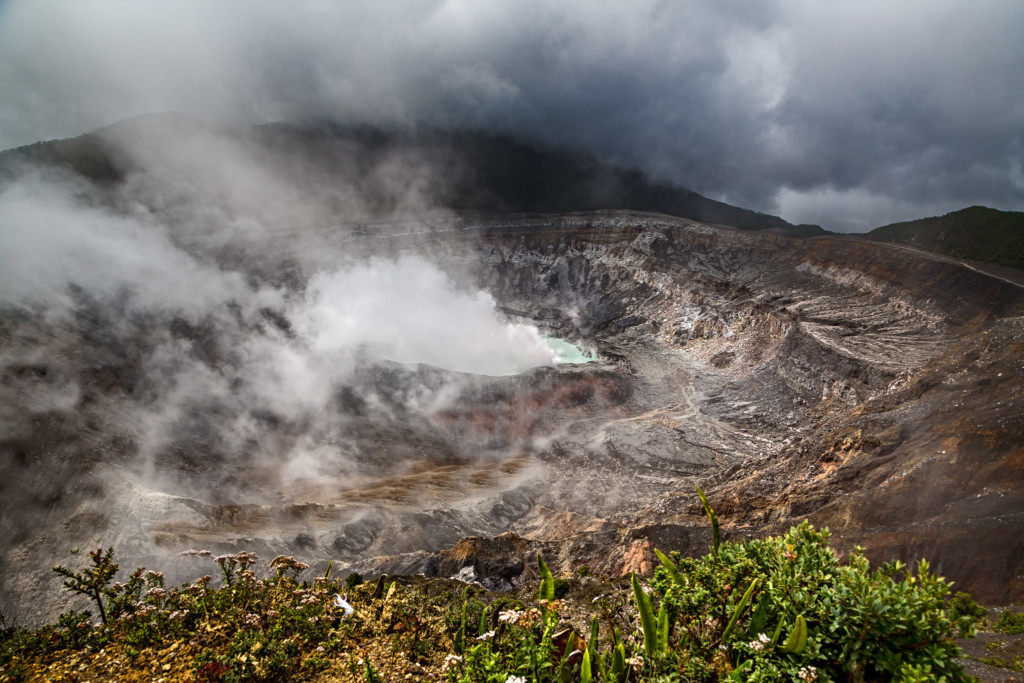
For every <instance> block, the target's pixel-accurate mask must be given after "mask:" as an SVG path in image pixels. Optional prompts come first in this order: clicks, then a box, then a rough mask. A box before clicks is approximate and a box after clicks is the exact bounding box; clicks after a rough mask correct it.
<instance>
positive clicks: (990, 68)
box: [0, 0, 1024, 230]
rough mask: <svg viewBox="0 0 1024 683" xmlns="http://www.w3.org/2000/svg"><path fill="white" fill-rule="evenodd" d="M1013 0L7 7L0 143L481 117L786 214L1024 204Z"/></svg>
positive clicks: (1021, 14) (38, 3) (1, 29)
mask: <svg viewBox="0 0 1024 683" xmlns="http://www.w3.org/2000/svg"><path fill="white" fill-rule="evenodd" d="M1021 26H1024V5H1021V4H1020V3H1014V2H1005V1H1002V0H981V1H980V2H977V3H973V4H972V5H970V7H968V6H965V5H964V4H963V3H962V2H956V1H955V0H927V1H926V0H907V1H905V2H900V3H891V2H884V1H883V0H858V1H856V2H853V1H842V2H831V3H825V4H823V3H816V2H810V1H802V2H801V1H795V0H792V1H787V0H773V1H770V2H761V3H740V2H710V1H694V2H677V3H666V2H661V1H660V0H642V1H641V2H635V3H600V4H598V5H595V4H594V3H589V2H582V1H581V0H570V1H568V2H557V3H556V2H550V1H549V0H527V1H525V2H523V1H516V2H512V1H511V0H498V1H495V2H488V3H480V2H469V1H467V0H449V1H441V0H395V1H392V2H387V3H355V2H347V1H345V2H324V1H323V0H297V1H296V2H291V3H287V4H281V3H276V2H269V1H267V0H245V1H242V0H224V1H223V2H217V3H209V2H200V1H199V0H174V1H173V2H171V1H170V0H153V1H152V2H146V3H134V2H129V1H128V0H93V1H91V2H77V1H75V0H9V1H8V2H7V3H6V4H5V5H3V6H2V9H0V92H3V93H4V98H3V102H2V103H0V147H10V146H15V145H20V144H25V143H29V142H32V141H35V140H39V139H47V138H53V137H62V136H70V135H76V134H79V133H82V132H85V131H88V130H92V129H95V128H97V127H100V126H102V125H106V124H109V123H111V122H113V121H116V120H120V119H124V118H126V117H129V116H133V115H137V114H142V113H147V112H152V111H161V110H182V111H186V112H189V113H195V114H200V115H204V116H209V117H214V118H222V119H230V120H236V119H244V120H250V121H271V120H282V119H289V120H296V119H303V118H311V117H330V118H333V119H337V120H341V121H344V122H369V123H386V124H398V125H417V124H430V125H471V126H475V127H481V128H486V129H495V130H503V131H509V132H513V133H517V134H522V135H529V136H533V137H536V138H540V139H541V140H543V141H546V142H551V143H558V144H568V145H572V146H577V147H581V148H584V149H587V150H589V151H591V152H593V153H595V154H597V155H598V156H600V157H602V158H606V159H610V160H613V161H616V162H619V163H623V164H628V165H634V166H638V167H640V168H642V169H644V170H646V171H648V172H650V173H651V174H653V175H655V176H656V177H659V178H664V179H669V180H672V181H675V182H678V183H680V184H682V185H684V186H687V187H690V188H691V189H694V190H697V191H698V192H702V193H704V194H706V195H709V196H712V197H714V198H718V199H722V200H725V201H729V202H731V203H735V204H738V205H741V206H745V207H748V208H753V209H757V210H762V211H769V212H780V213H781V214H782V215H783V217H784V218H786V219H788V220H790V221H793V222H804V221H815V222H821V223H823V224H825V225H826V227H832V228H837V229H846V230H852V229H863V228H867V227H872V226H873V225H874V224H878V223H881V222H887V221H890V220H897V219H905V218H911V217H919V216H921V215H924V214H929V213H937V212H942V211H948V210H952V209H956V208H961V207H963V206H964V205H967V204H973V203H981V204H987V205H991V206H995V207H997V208H1002V209H1016V210H1021V209H1024V171H1022V165H1024V138H1022V133H1021V131H1022V130H1024V90H1022V89H1021V88H1020V87H1019V80H1020V73H1022V72H1024V43H1022V42H1021V41H1020V40H1019V29H1020V27H1021Z"/></svg>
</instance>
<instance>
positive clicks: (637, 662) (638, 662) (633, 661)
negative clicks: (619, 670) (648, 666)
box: [626, 655, 644, 669]
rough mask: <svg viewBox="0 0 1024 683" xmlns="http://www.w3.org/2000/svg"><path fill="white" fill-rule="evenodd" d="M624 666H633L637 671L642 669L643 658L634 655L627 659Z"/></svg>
mask: <svg viewBox="0 0 1024 683" xmlns="http://www.w3.org/2000/svg"><path fill="white" fill-rule="evenodd" d="M626 664H629V665H630V666H635V667H636V668H638V669H642V668H643V666H644V658H643V657H641V656H640V655H636V656H635V657H630V658H629V659H627V660H626Z"/></svg>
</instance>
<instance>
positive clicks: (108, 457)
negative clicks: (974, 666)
mask: <svg viewBox="0 0 1024 683" xmlns="http://www.w3.org/2000/svg"><path fill="white" fill-rule="evenodd" d="M342 234H343V235H344V236H343V237H340V236H339V237H338V238H337V240H336V247H337V248H338V249H339V250H342V249H343V250H344V253H345V254H346V255H347V256H350V257H351V256H353V255H368V254H389V255H395V254H402V253H417V254H426V255H428V256H429V257H430V258H431V259H432V260H434V261H435V262H438V263H441V264H443V265H444V266H445V267H446V269H449V271H450V272H451V273H453V274H454V276H456V277H459V278H460V281H461V282H462V284H464V285H465V286H467V287H479V288H482V289H484V290H486V291H487V292H489V293H490V294H491V295H492V296H493V297H494V299H495V300H496V302H497V305H498V306H499V307H500V310H502V311H503V312H504V313H505V314H506V315H507V316H509V318H510V319H512V320H520V321H528V322H531V323H533V324H536V325H538V326H539V327H540V328H541V329H542V330H543V331H544V332H545V333H547V334H550V335H552V336H557V337H562V338H565V339H569V340H574V341H577V342H580V343H582V344H585V345H588V346H592V347H594V348H595V349H596V350H597V353H598V357H599V360H597V361H596V362H593V363H588V364H585V365H575V366H566V365H563V366H557V367H550V368H536V369H533V370H529V371H527V372H524V373H521V374H519V375H515V376H507V377H482V376H474V375H468V374H465V373H458V372H453V371H449V370H444V369H440V368H434V367H427V366H404V365H400V364H396V363H388V362H383V361H379V360H377V361H367V362H365V363H362V364H360V365H359V366H358V368H357V369H356V370H354V371H353V373H352V374H351V375H350V376H349V378H348V380H347V383H346V384H345V386H341V387H336V389H335V390H334V392H333V393H332V396H333V398H332V399H331V400H330V401H329V402H328V404H327V405H325V406H323V407H322V410H323V417H322V419H321V418H315V417H309V418H306V417H289V416H287V415H274V414H260V415H256V416H254V417H252V416H250V417H251V419H250V418H247V419H246V421H245V422H244V424H245V425H246V428H247V429H251V434H252V437H251V438H252V439H253V441H252V442H251V444H250V446H249V449H250V452H253V453H255V452H264V451H267V450H270V449H271V446H272V445H274V444H278V445H280V447H281V448H282V449H284V448H285V446H286V445H287V444H288V443H292V442H294V441H295V440H298V439H304V438H315V439H317V440H318V441H317V443H318V444H321V445H322V446H323V448H324V449H326V448H327V445H329V446H330V448H331V449H334V450H332V451H330V452H335V451H339V450H342V451H344V452H345V453H346V457H345V459H344V460H339V461H338V462H339V464H338V466H337V467H338V468H339V469H337V470H336V471H333V472H332V473H331V474H330V475H329V476H328V475H324V476H322V477H319V478H312V477H311V478H308V479H303V478H302V477H297V478H295V479H293V480H289V481H285V480H281V479H279V478H278V479H275V478H274V477H273V476H271V472H272V468H270V466H269V465H268V464H267V462H265V461H263V460H260V459H259V458H257V457H256V456H251V457H250V458H249V459H241V460H240V459H238V458H237V457H236V456H234V455H232V453H234V451H231V446H230V445H229V444H226V443H222V442H221V441H219V440H218V437H217V436H216V432H215V431H211V430H209V429H207V428H206V427H207V426H209V422H210V421H211V420H234V419H236V417H237V416H234V415H233V414H231V413H230V412H229V411H228V409H227V408H226V407H224V406H225V405H227V404H226V403H223V402H222V403H221V404H210V405H205V406H203V405H197V406H196V407H195V411H194V413H192V414H193V415H194V419H193V420H192V421H191V422H189V423H188V424H187V425H186V427H187V428H183V429H181V430H179V431H177V432H173V433H172V434H171V436H170V437H169V440H170V442H169V443H168V444H166V445H165V446H164V447H163V449H162V450H161V451H160V455H159V456H158V457H157V458H156V460H154V461H153V462H152V463H151V468H152V469H151V470H150V471H148V472H140V471H139V470H138V469H137V467H136V466H135V465H134V464H133V463H134V460H133V459H132V454H133V452H134V451H135V450H137V449H138V448H139V438H140V437H139V435H138V433H134V432H133V431H132V430H131V429H130V428H129V425H125V424H123V423H119V422H118V421H117V419H118V418H117V416H118V414H119V413H118V412H117V411H116V410H114V408H116V407H117V406H128V405H134V404H135V402H138V401H144V400H146V397H147V396H149V393H148V392H150V391H152V388H151V387H150V386H149V385H148V384H147V379H146V378H147V375H146V371H145V370H146V368H145V363H144V362H143V360H142V355H141V354H140V352H139V349H142V348H145V346H146V344H149V343H152V341H151V340H152V339H153V337H154V336H156V335H158V334H165V333H166V332H164V331H162V330H163V328H159V326H158V325H157V324H156V323H154V324H153V326H149V325H147V324H146V323H145V321H140V322H139V323H138V324H137V325H135V326H134V327H133V328H131V329H129V330H127V331H125V330H124V326H122V327H121V328H120V330H119V332H118V333H117V334H113V333H111V334H112V335H113V336H110V335H108V336H103V335H102V334H100V332H101V331H102V330H103V329H104V328H105V327H106V326H105V325H104V324H103V323H102V321H95V322H94V323H93V324H91V325H84V326H78V327H74V328H67V329H50V328H47V327H46V326H45V324H44V322H43V321H42V320H40V319H37V318H34V317H32V316H28V317H23V318H17V317H16V316H13V315H10V316H7V317H5V318H4V320H3V328H2V330H3V342H4V345H5V346H6V347H7V348H8V349H10V348H12V347H14V346H17V345H25V346H26V348H27V347H28V346H33V348H35V349H36V356H37V357H38V358H40V359H42V360H40V361H39V363H38V364H37V365H30V364H25V363H22V364H13V363H11V362H10V361H7V364H6V365H5V367H4V370H3V372H4V376H5V387H6V388H5V391H8V392H12V393H10V394H9V395H10V396H17V397H18V398H17V406H20V408H18V407H17V406H16V405H15V403H13V402H8V403H7V404H6V405H7V408H6V410H7V412H8V413H10V415H9V416H8V417H9V421H10V422H11V424H16V425H18V427H17V429H16V430H13V431H10V432H9V434H10V436H9V437H8V438H7V440H6V441H5V442H4V445H3V447H4V449H5V457H6V458H7V462H14V463H16V464H15V465H12V466H9V467H8V471H7V477H6V479H7V482H8V483H7V485H6V487H5V489H4V493H5V495H8V496H10V497H9V498H8V500H12V501H15V503H14V504H12V505H11V506H10V507H9V509H10V510H11V513H10V514H7V513H6V512H5V515H4V525H5V529H4V530H5V532H7V537H8V538H9V539H11V540H10V541H9V544H8V548H7V551H6V552H5V554H4V560H3V569H4V571H3V576H4V577H5V578H4V586H3V590H4V594H5V596H6V599H7V600H9V601H12V602H14V603H15V604H17V605H18V608H19V609H20V610H23V611H25V612H26V613H31V610H30V608H29V606H28V605H29V602H28V601H29V600H36V601H39V600H41V599H42V596H44V595H56V586H55V582H54V581H53V580H52V579H50V578H49V577H47V576H45V570H44V571H43V572H42V574H41V573H40V571H39V568H40V567H42V566H43V565H45V564H46V563H49V562H51V558H54V557H55V556H56V551H55V549H61V548H63V547H64V546H67V547H71V546H74V545H81V546H86V545H97V544H100V543H102V544H104V545H106V544H108V543H114V544H116V545H117V548H118V551H119V552H120V553H121V556H122V557H125V556H127V557H130V558H131V559H130V560H129V559H125V561H124V562H123V564H125V565H129V564H131V565H134V564H137V563H140V562H141V563H149V562H153V563H155V564H159V565H160V566H161V568H163V567H165V565H164V564H162V563H161V560H162V561H164V562H165V561H166V558H167V557H174V556H176V554H177V553H179V552H181V551H183V550H187V549H189V548H194V547H204V548H210V549H212V550H214V551H217V552H222V551H228V550H233V549H246V550H255V551H257V552H259V553H260V554H261V556H264V557H266V559H269V557H270V556H273V555H274V554H278V553H286V554H294V555H298V556H301V557H303V558H304V559H306V560H309V561H313V562H316V563H318V566H325V565H326V563H327V562H328V561H335V563H336V564H335V567H336V568H339V569H341V570H349V571H351V570H358V571H360V572H362V573H364V574H370V575H372V574H374V573H389V574H401V573H421V572H422V573H426V574H428V575H439V576H455V575H461V576H463V577H464V578H469V579H472V580H477V581H480V582H482V583H484V585H489V586H492V587H499V588H500V587H507V586H509V585H513V584H515V583H516V582H517V581H520V580H522V577H524V576H526V577H528V576H530V572H531V571H532V569H531V567H532V566H533V555H534V554H535V553H536V552H543V553H544V554H545V556H546V557H547V558H548V560H549V563H550V564H551V565H552V566H553V568H555V569H556V570H558V571H566V572H567V571H572V570H574V569H575V568H576V567H577V566H579V565H581V564H586V565H588V566H589V567H590V568H591V569H592V570H593V571H597V572H602V573H608V574H614V575H624V574H627V573H628V572H630V571H638V572H649V571H651V569H652V567H653V564H652V562H653V560H652V558H653V549H654V548H659V549H662V550H665V551H670V550H680V551H682V552H684V553H689V554H696V553H701V552H703V551H704V550H705V549H706V548H707V544H708V542H709V534H708V530H707V528H706V524H705V521H704V520H703V518H702V514H701V509H700V505H699V502H698V501H697V498H696V496H695V494H694V493H693V484H694V483H697V484H699V485H700V486H701V487H703V488H704V489H705V490H706V491H707V492H708V494H709V496H710V498H711V501H712V503H713V505H714V506H715V509H716V511H717V512H718V514H719V516H720V518H721V519H722V521H723V525H724V528H725V533H726V535H727V536H733V537H742V536H748V535H756V534H766V533H774V532H777V531H780V530H782V529H784V528H785V527H786V526H788V525H790V524H793V523H796V522H798V521H800V520H801V519H805V518H809V519H811V520H812V521H813V522H814V523H815V524H818V525H827V526H829V527H830V529H831V530H832V532H833V534H834V538H835V541H836V543H837V546H838V547H839V548H840V549H841V550H848V549H850V548H851V547H852V546H853V545H854V544H860V545H863V546H865V547H866V548H867V552H868V555H869V556H870V557H871V558H872V559H874V560H882V559H889V558H894V557H899V558H900V559H903V560H905V561H912V560H914V559H916V558H920V557H924V558H928V559H929V560H930V561H932V562H933V565H934V566H935V568H936V569H937V570H938V571H940V572H942V573H943V574H945V575H946V576H948V577H949V578H951V579H953V580H955V581H956V582H957V585H958V588H960V589H966V590H970V591H973V592H975V594H976V596H977V597H978V598H979V599H980V600H982V601H990V602H991V601H1008V600H1020V599H1022V598H1024V579H1022V578H1021V576H1022V575H1024V545H1022V543H1024V541H1022V540H1021V539H1022V538H1024V535H1022V531H1024V513H1021V512H1020V511H1021V510H1024V486H1022V483H1024V481H1022V478H1024V450H1022V446H1021V444H1024V438H1022V437H1024V364H1022V360H1021V359H1022V356H1024V317H1022V316H1024V289H1022V288H1021V287H1019V286H1017V285H1014V284H1013V283H1012V282H1008V281H1006V280H1004V279H1001V278H996V277H990V276H989V275H987V274H985V273H983V272H979V271H978V270H975V269H970V268H966V267H963V266H961V265H959V264H957V263H955V262H951V261H949V260H948V259H939V258H931V257H929V256H926V255H922V254H908V253H907V252H905V251H901V250H899V249H897V248H894V247H891V246H889V245H884V244H876V243H868V242H863V241H856V240H851V239H846V238H841V237H818V238H812V239H805V240H797V239H793V238H787V237H784V236H781V235H777V234H767V233H749V232H739V231H735V230H729V229H726V228H720V227H712V226H708V225H704V224H700V223H695V222H692V221H686V220H682V219H673V218H668V217H664V216H657V215H649V214H637V213H628V212H610V213H594V214H566V215H553V216H506V217H501V218H489V219H488V218H480V219H473V220H470V219H459V220H452V221H450V222H445V221H440V222H438V223H437V224H436V225H432V226H410V225H408V224H393V225H377V226H374V229H373V231H372V232H371V233H367V234H365V235H363V236H359V235H353V233H351V232H345V233H340V232H339V235H342ZM328 237H329V238H332V239H333V237H332V236H331V235H328ZM280 240H281V249H280V258H279V259H278V260H276V261H274V260H270V259H264V260H262V261H258V262H256V261H247V260H246V257H245V256H244V255H245V253H246V249H247V247H246V245H245V244H244V243H242V244H239V245H238V247H237V249H238V251H237V254H240V255H239V256H236V258H238V259H239V263H242V264H248V265H247V267H250V268H251V275H252V277H254V278H259V277H267V278H271V277H278V276H280V275H281V273H282V272H284V271H285V270H287V271H288V273H290V275H289V277H290V278H292V279H296V280H298V281H299V282H302V281H304V279H305V278H308V276H309V274H310V273H313V272H316V268H317V264H318V263H320V262H322V260H323V259H325V258H326V257H325V255H324V254H323V253H317V254H307V253H302V252H301V251H298V250H294V249H289V248H288V246H287V245H288V243H289V239H288V236H287V235H283V236H281V237H280ZM328 241H329V240H328ZM274 316H276V318H274V319H275V320H276V322H273V320H271V322H270V323H268V322H267V321H266V320H263V321H262V322H260V321H257V320H248V319H245V318H244V315H243V314H239V322H238V323H237V324H238V325H242V326H249V327H251V328H252V329H254V330H256V332H254V334H262V335H270V334H278V332H274V331H273V329H277V330H287V329H289V328H290V325H292V324H293V322H294V321H289V320H288V318H287V314H286V312H276V313H274ZM268 320H269V318H268ZM232 324H235V323H232ZM271 326H274V327H273V329H271ZM158 328H159V329H158ZM179 328H181V329H179V331H178V332H177V334H179V335H186V336H188V337H189V339H190V340H191V341H192V343H193V347H194V348H195V353H196V354H201V356H202V361H201V362H202V363H203V364H204V367H210V368H218V370H217V371H218V372H227V371H228V369H230V367H232V365H231V364H232V363H234V362H235V361H234V360H233V356H232V354H233V350H232V349H231V348H230V346H229V345H224V344H222V343H220V342H219V341H218V340H219V339H221V335H222V334H223V329H221V328H216V327H212V328H210V331H209V332H208V333H206V332H203V325H202V324H198V325H195V324H193V325H192V326H191V327H188V328H187V329H186V328H185V327H183V326H181V325H179ZM30 333H31V334H32V335H34V337H33V339H34V341H32V342H29V341H26V340H28V339H29V337H30ZM171 333H172V334H173V333H174V332H173V331H172V332H171ZM282 334H283V333H282ZM117 349H120V350H117ZM6 357H7V358H10V357H12V355H11V354H8V356H6ZM68 377H72V378H75V379H76V385H77V386H79V387H81V389H80V392H81V395H80V396H77V397H74V399H73V400H72V399H70V398H69V399H68V402H69V406H66V407H64V408H61V407H59V406H57V407H53V408H51V409H49V410H48V411H45V412H44V411H38V410H37V411H31V410H27V409H24V406H26V405H28V403H29V398H31V397H38V396H41V395H42V394H43V393H45V392H51V393H52V392H55V391H59V388H60V387H61V386H63V383H66V380H67V378H68ZM440 397H443V400H440ZM218 405H219V407H218ZM218 411H220V412H218ZM327 416H330V418H331V420H334V419H335V418H337V422H338V424H339V425H340V426H339V427H337V428H336V429H335V428H331V429H327V428H326V427H324V426H323V425H322V423H324V421H326V420H327ZM239 424H241V423H239ZM332 424H333V422H332ZM310 435H313V436H310ZM268 444H269V445H268ZM261 449H262V450H261ZM244 450H245V449H243V451H244ZM324 452H327V451H326V450H324ZM340 463H344V465H343V466H342V464H340ZM55 468H63V469H55ZM55 471H59V472H60V474H59V475H57V476H59V478H60V482H59V483H54V482H52V481H51V480H50V477H51V476H53V475H52V473H53V472H55ZM273 471H276V470H273ZM112 473H114V474H116V475H117V476H116V477H115V476H112ZM143 475H145V476H143ZM156 475H159V476H156ZM118 477H120V478H119V479H118ZM116 482H121V483H116ZM227 491H232V493H231V494H230V495H231V499H227V498H224V499H220V498H219V497H223V496H226V495H227V494H226V493H225V492H227ZM39 505H44V506H49V508H48V509H49V510H50V511H51V512H50V513H48V514H49V516H47V517H45V518H40V517H38V516H32V518H31V524H32V525H31V531H29V530H28V519H29V515H28V512H25V513H24V515H23V516H20V517H19V515H20V514H21V513H19V510H23V511H27V510H30V509H31V510H36V509H38V507H39ZM470 537H472V538H470ZM191 562H194V561H193V560H187V561H186V560H181V561H180V564H179V565H178V566H177V567H175V568H174V569H173V570H171V571H172V573H174V572H177V574H179V575H181V576H184V577H187V578H190V577H191V576H194V575H195V574H196V573H197V572H198V571H200V568H199V565H196V564H190V563H191ZM210 568H212V567H207V568H205V569H204V570H203V572H202V573H206V572H208V571H209V569H210ZM460 572H461V574H460ZM47 591H49V593H47ZM38 604H40V605H41V604H42V603H41V602H40V603H38ZM51 608H52V606H51ZM43 612H45V609H41V610H40V611H39V612H37V613H36V614H42V613H43Z"/></svg>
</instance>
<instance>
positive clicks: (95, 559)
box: [50, 548, 118, 624]
mask: <svg viewBox="0 0 1024 683" xmlns="http://www.w3.org/2000/svg"><path fill="white" fill-rule="evenodd" d="M89 558H90V559H91V560H92V566H91V567H87V568H85V569H79V570H74V569H68V568H67V567H65V566H63V565H59V564H58V565H55V566H54V567H51V568H50V569H51V571H53V572H56V573H57V574H60V575H61V576H63V577H64V588H66V589H67V590H69V591H71V592H72V593H79V594H81V595H84V596H86V597H88V598H90V599H91V600H93V601H94V602H95V603H96V609H97V610H99V613H100V620H101V621H102V622H103V623H104V624H106V623H107V612H106V610H105V609H104V608H103V597H104V594H105V593H106V590H107V586H108V584H109V583H110V581H111V580H112V579H113V578H114V576H115V575H116V574H117V570H118V566H117V564H116V563H115V562H114V549H113V548H107V550H106V552H104V551H103V549H102V548H99V549H97V550H94V551H92V552H90V553H89Z"/></svg>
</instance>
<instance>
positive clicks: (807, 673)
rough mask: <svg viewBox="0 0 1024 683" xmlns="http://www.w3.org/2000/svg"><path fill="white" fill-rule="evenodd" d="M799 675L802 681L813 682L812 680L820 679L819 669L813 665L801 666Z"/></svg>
mask: <svg viewBox="0 0 1024 683" xmlns="http://www.w3.org/2000/svg"><path fill="white" fill-rule="evenodd" d="M797 677H798V678H799V679H800V680H801V681H805V682H806V683H811V681H816V680H818V670H817V669H815V668H814V667H813V666H802V667H800V671H799V672H797Z"/></svg>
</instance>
